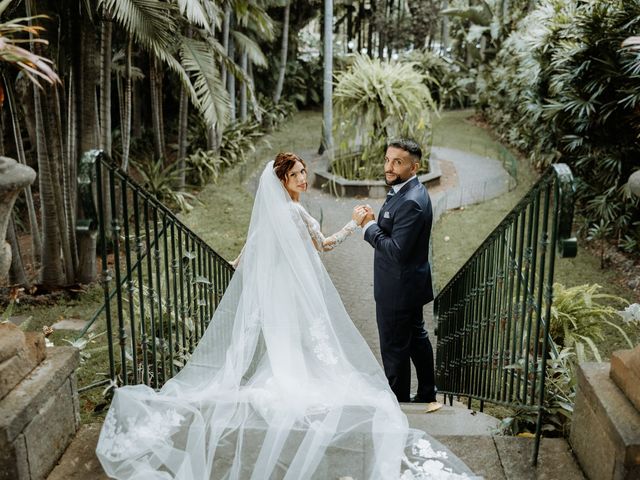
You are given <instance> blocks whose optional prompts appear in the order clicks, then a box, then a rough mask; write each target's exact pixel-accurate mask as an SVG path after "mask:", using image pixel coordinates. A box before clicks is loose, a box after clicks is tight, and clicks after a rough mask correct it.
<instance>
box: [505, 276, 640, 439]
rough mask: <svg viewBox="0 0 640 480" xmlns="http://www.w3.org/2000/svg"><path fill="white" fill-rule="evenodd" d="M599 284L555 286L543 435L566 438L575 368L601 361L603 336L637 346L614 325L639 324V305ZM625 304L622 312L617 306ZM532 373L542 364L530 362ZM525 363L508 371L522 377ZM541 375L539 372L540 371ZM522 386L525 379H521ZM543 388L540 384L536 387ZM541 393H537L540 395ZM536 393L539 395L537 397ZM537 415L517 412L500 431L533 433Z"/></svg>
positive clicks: (569, 420) (550, 326) (571, 406)
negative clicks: (598, 345)
mask: <svg viewBox="0 0 640 480" xmlns="http://www.w3.org/2000/svg"><path fill="white" fill-rule="evenodd" d="M600 289H601V287H600V285H597V284H594V285H579V286H575V287H570V288H567V287H564V286H563V285H562V284H559V283H556V284H554V286H553V291H554V296H553V304H552V306H551V321H550V324H549V335H550V341H551V347H550V351H549V357H548V358H547V371H546V373H545V392H544V405H545V415H544V416H543V421H544V423H543V427H542V428H543V431H544V432H545V435H551V436H553V435H566V434H567V433H568V428H569V425H570V423H571V415H572V413H573V405H574V402H575V396H576V387H577V379H576V367H577V365H578V363H580V362H584V361H586V360H588V355H587V354H588V352H590V355H589V356H590V357H593V358H595V359H596V360H597V361H602V358H601V355H600V352H599V350H598V347H597V345H596V342H599V341H601V340H603V339H604V337H605V333H606V334H607V335H609V332H610V333H612V334H614V335H619V338H621V339H624V340H625V341H626V343H627V344H628V345H629V346H630V347H633V343H632V342H631V340H630V339H629V336H628V335H627V333H626V332H625V330H624V329H623V328H621V327H620V326H619V325H618V324H617V323H615V321H616V320H618V321H619V320H622V322H623V323H625V324H626V325H627V327H626V328H631V327H634V326H635V327H637V326H638V325H640V306H639V305H638V304H633V305H629V302H627V301H626V300H625V299H623V298H620V297H617V296H615V295H608V294H604V293H599V291H600ZM623 305H625V306H626V308H625V309H624V310H622V311H620V310H618V308H617V307H620V306H623ZM526 361H528V362H529V366H528V367H529V368H528V371H529V372H532V371H534V369H536V368H538V369H540V368H541V362H540V361H538V362H535V363H534V362H533V361H532V358H531V357H529V358H528V360H526ZM524 366H525V359H524V358H521V359H519V360H518V361H517V362H516V363H515V364H514V365H510V366H509V368H511V369H514V370H516V371H517V372H519V373H520V374H522V375H524V370H525V369H524ZM538 372H539V370H538ZM522 381H523V382H524V381H525V380H524V378H523V379H522ZM538 387H539V385H538ZM538 392H539V390H538ZM538 392H537V393H538ZM536 421H537V414H536V413H535V412H532V411H530V410H526V409H522V410H519V409H516V410H514V411H513V413H512V415H509V416H507V417H506V418H504V419H503V420H502V421H501V424H500V426H499V430H500V431H501V432H503V433H509V434H512V435H515V434H521V433H523V432H533V431H535V427H536Z"/></svg>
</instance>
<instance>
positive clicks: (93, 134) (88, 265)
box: [75, 18, 106, 284]
mask: <svg viewBox="0 0 640 480" xmlns="http://www.w3.org/2000/svg"><path fill="white" fill-rule="evenodd" d="M78 23H79V25H78V30H79V36H80V42H79V45H77V51H76V52H75V57H76V58H77V64H78V68H77V69H76V70H75V71H76V76H75V79H76V82H75V84H76V86H77V98H76V100H75V103H76V105H77V107H76V111H77V112H78V117H77V120H78V123H77V126H78V142H77V148H78V150H77V154H76V158H77V159H80V158H82V154H83V153H84V152H86V151H88V150H91V149H94V148H96V147H97V146H98V145H99V143H98V137H99V128H98V115H97V112H98V104H97V99H96V78H97V75H96V73H97V72H96V71H95V62H94V60H95V55H96V53H97V45H96V37H95V29H94V28H93V25H92V24H91V22H89V21H88V19H85V18H81V19H79V21H78ZM78 218H87V217H86V213H85V212H84V210H83V206H82V204H79V205H78ZM97 220H98V219H97V218H96V219H95V221H97ZM77 241H78V271H77V272H76V281H77V282H80V283H86V284H88V283H92V282H94V281H95V280H96V278H97V271H96V268H97V266H96V235H95V232H82V233H78V240H77ZM104 268H106V265H105V266H104Z"/></svg>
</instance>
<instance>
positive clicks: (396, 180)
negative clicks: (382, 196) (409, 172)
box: [384, 175, 409, 187]
mask: <svg viewBox="0 0 640 480" xmlns="http://www.w3.org/2000/svg"><path fill="white" fill-rule="evenodd" d="M407 180H409V179H408V178H402V177H400V176H397V175H396V178H394V179H393V180H387V177H386V176H385V178H384V183H386V184H387V187H391V186H393V185H399V184H401V183H402V182H406V181H407Z"/></svg>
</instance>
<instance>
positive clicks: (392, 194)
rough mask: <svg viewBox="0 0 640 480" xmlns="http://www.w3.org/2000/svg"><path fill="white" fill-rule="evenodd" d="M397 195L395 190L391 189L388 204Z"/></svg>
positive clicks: (388, 194)
mask: <svg viewBox="0 0 640 480" xmlns="http://www.w3.org/2000/svg"><path fill="white" fill-rule="evenodd" d="M395 194H396V191H395V190H394V189H393V188H391V189H389V193H387V202H388V201H389V200H391V199H392V198H393V196H394V195H395Z"/></svg>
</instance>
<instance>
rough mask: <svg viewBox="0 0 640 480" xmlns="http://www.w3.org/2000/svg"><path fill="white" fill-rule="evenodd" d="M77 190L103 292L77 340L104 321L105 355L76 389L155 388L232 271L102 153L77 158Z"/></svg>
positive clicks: (183, 355)
mask: <svg viewBox="0 0 640 480" xmlns="http://www.w3.org/2000/svg"><path fill="white" fill-rule="evenodd" d="M79 185H80V198H81V201H82V203H83V210H84V213H85V216H86V217H87V219H86V220H85V221H84V222H83V225H84V227H83V228H85V230H94V231H95V234H97V236H98V253H99V256H100V258H101V261H102V273H101V283H102V286H103V292H104V303H103V304H102V307H101V308H100V309H99V310H98V311H97V312H96V314H95V315H94V317H93V318H92V319H91V320H90V322H89V323H88V324H87V325H86V326H85V329H84V330H83V332H82V333H81V335H83V334H84V333H85V332H86V331H87V330H88V329H89V327H90V326H91V324H93V323H94V322H95V321H97V319H102V318H104V321H105V326H106V333H107V339H108V340H107V342H108V352H109V377H108V378H107V379H105V380H102V381H98V382H94V383H92V384H90V385H86V386H82V387H81V390H83V391H85V390H88V389H91V388H95V387H97V386H100V385H104V384H111V385H127V384H140V383H143V384H146V385H149V386H151V387H153V388H160V387H161V386H162V385H163V384H164V383H165V382H166V381H167V380H169V379H170V378H171V377H173V375H174V374H175V373H177V371H178V370H179V369H180V368H181V367H182V366H183V365H184V363H185V362H186V361H187V359H188V358H189V356H190V354H191V352H192V351H193V349H194V348H195V346H196V345H197V344H198V341H199V340H200V338H201V336H202V335H203V334H204V331H205V329H206V327H207V325H208V324H209V321H210V320H211V318H212V316H213V312H214V311H215V309H216V308H217V306H218V303H219V301H220V299H221V297H222V295H223V293H224V291H225V290H226V288H227V286H228V284H229V281H230V280H231V276H232V275H233V271H234V270H233V268H232V267H231V265H230V264H229V263H228V262H227V261H226V260H225V259H224V258H222V257H221V256H220V255H219V254H218V253H217V252H215V251H214V250H213V249H212V248H211V247H210V246H209V245H207V243H206V242H205V241H204V240H202V239H201V238H200V237H199V236H198V235H196V234H195V233H194V232H193V231H192V230H191V229H190V228H189V227H187V226H186V225H185V224H184V223H183V222H182V221H180V219H178V218H177V217H176V216H175V214H174V213H173V212H171V210H169V208H167V207H166V206H165V205H164V204H163V203H162V202H160V201H159V200H157V199H156V198H155V197H154V196H153V195H152V194H150V193H149V192H148V191H146V190H145V189H144V188H143V187H141V186H140V185H139V184H138V183H137V182H136V181H135V180H133V179H132V178H131V177H130V176H129V175H127V174H126V173H125V172H123V171H122V170H120V169H119V168H118V166H117V165H115V164H114V163H112V162H111V160H110V158H109V157H108V155H107V154H106V153H105V152H103V151H102V150H91V151H89V152H86V153H85V154H84V155H83V157H82V160H81V164H80V175H79ZM96 204H97V205H96ZM107 222H109V225H107ZM112 282H114V283H113V287H112V286H111V285H112Z"/></svg>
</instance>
